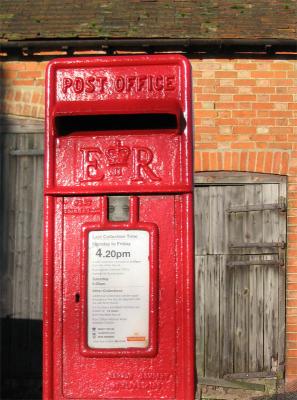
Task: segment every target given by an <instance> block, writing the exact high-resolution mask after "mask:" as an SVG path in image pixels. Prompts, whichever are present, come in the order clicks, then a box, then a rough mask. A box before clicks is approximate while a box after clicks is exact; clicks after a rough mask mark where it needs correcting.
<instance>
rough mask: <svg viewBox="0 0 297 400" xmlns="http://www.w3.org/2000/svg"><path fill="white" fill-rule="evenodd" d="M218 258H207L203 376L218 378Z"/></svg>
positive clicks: (211, 256)
mask: <svg viewBox="0 0 297 400" xmlns="http://www.w3.org/2000/svg"><path fill="white" fill-rule="evenodd" d="M219 258H220V256H218V255H209V256H208V257H207V267H206V274H205V376H210V377H218V376H219V366H220V340H219V337H220V330H219V324H220V318H219V313H220V302H219V300H220V296H219V278H220V272H219Z"/></svg>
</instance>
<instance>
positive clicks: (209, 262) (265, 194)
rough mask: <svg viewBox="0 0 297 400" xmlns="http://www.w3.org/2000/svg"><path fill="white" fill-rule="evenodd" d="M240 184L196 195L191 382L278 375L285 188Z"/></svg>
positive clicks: (276, 182)
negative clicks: (194, 349) (193, 366)
mask: <svg viewBox="0 0 297 400" xmlns="http://www.w3.org/2000/svg"><path fill="white" fill-rule="evenodd" d="M257 175H258V174H257ZM206 178H207V179H209V177H206ZM241 178H242V177H240V178H239V179H237V181H236V180H233V181H232V180H231V181H232V183H231V184H228V177H227V176H224V177H223V179H222V181H223V184H222V185H220V184H219V185H218V184H215V181H213V180H212V181H211V184H210V185H209V184H207V181H206V182H203V184H202V186H198V187H197V188H196V190H195V227H196V248H195V250H196V345H197V352H196V364H197V372H198V376H204V377H220V378H221V377H224V375H227V374H234V373H248V372H250V373H257V372H258V373H259V372H260V373H267V374H271V372H273V371H276V370H278V371H280V370H281V369H282V368H281V366H279V365H278V363H281V362H282V360H283V354H284V353H283V352H284V313H283V312H282V310H284V304H285V297H284V271H283V268H281V267H280V257H283V255H282V253H283V249H282V245H281V243H282V242H285V240H286V218H285V212H284V209H283V207H279V206H278V204H281V203H283V198H284V197H285V196H286V182H285V180H284V179H283V178H282V177H275V176H268V178H267V181H266V182H267V183H265V180H264V178H263V175H261V176H259V177H258V176H257V177H256V178H255V179H253V178H252V177H249V178H246V179H245V181H246V182H247V183H244V184H240V179H241ZM203 179H205V177H204V178H203ZM203 179H202V180H203ZM211 179H212V178H211ZM267 205H272V206H271V207H270V206H269V207H268V206H267ZM230 209H234V210H237V211H232V212H230V211H229V210H230ZM237 244H238V245H237ZM281 322H282V323H281ZM277 355H278V357H279V358H278V360H277ZM280 355H281V356H280Z"/></svg>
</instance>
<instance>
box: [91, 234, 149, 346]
mask: <svg viewBox="0 0 297 400" xmlns="http://www.w3.org/2000/svg"><path fill="white" fill-rule="evenodd" d="M88 239H89V240H88V296H87V301H88V333H87V340H88V346H89V347H90V348H94V349H115V348H130V347H131V348H133V347H134V348H135V347H136V348H137V347H138V348H146V347H148V340H149V333H148V332H149V269H150V268H149V233H148V232H147V231H144V230H102V231H91V232H89V238H88Z"/></svg>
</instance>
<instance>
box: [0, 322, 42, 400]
mask: <svg viewBox="0 0 297 400" xmlns="http://www.w3.org/2000/svg"><path fill="white" fill-rule="evenodd" d="M41 365H42V321H40V320H28V319H12V318H2V319H1V367H2V368H1V386H2V393H1V396H0V398H1V399H7V400H8V399H18V400H25V399H26V400H27V399H41V381H42V379H41V370H42V368H41Z"/></svg>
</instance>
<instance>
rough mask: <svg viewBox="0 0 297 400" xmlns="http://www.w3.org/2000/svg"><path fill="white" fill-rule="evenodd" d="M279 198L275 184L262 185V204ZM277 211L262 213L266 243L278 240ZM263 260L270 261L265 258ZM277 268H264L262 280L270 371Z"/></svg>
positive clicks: (275, 331) (274, 336) (275, 348)
mask: <svg viewBox="0 0 297 400" xmlns="http://www.w3.org/2000/svg"><path fill="white" fill-rule="evenodd" d="M278 198H279V194H278V185H277V184H264V185H263V202H264V204H265V203H267V204H269V203H277V202H278ZM278 214H279V212H278V210H265V211H264V212H263V215H264V221H263V237H264V240H265V241H267V242H276V241H277V240H278V238H279V218H278ZM265 259H271V257H269V256H265ZM278 275H279V271H278V268H275V267H269V266H267V267H266V270H265V279H264V369H265V370H266V371H271V368H272V365H273V360H276V359H277V352H278V345H277V341H278V312H279V310H278V285H279V282H278Z"/></svg>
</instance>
